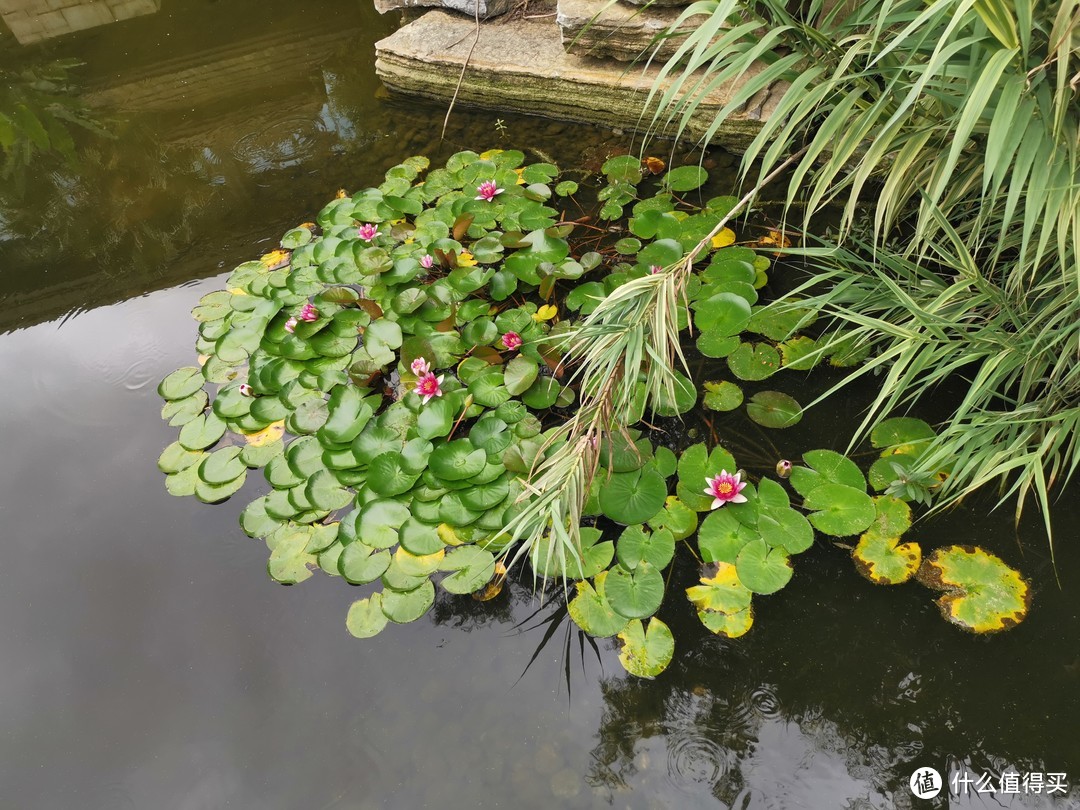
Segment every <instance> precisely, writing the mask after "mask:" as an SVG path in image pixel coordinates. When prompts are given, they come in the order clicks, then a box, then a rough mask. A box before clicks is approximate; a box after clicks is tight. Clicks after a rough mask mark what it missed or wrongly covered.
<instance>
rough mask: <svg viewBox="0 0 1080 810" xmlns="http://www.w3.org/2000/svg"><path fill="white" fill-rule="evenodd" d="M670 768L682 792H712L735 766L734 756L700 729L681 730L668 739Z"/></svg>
mask: <svg viewBox="0 0 1080 810" xmlns="http://www.w3.org/2000/svg"><path fill="white" fill-rule="evenodd" d="M667 760H668V761H667V769H668V776H669V778H670V779H671V781H672V783H673V784H675V785H676V786H677V787H679V788H682V789H691V790H697V789H700V788H705V789H706V790H707V791H708V792H710V793H712V792H713V790H714V789H715V788H716V786H717V784H718V783H719V782H721V781H723V780H724V779H725V777H726V776H727V773H728V771H729V770H730V768H731V767H732V765H733V764H734V755H733V754H732V752H731V751H729V750H728V749H726V748H724V747H723V746H722V745H720V744H719V743H717V742H716V741H714V740H711V739H709V738H708V737H706V736H704V735H703V734H702V732H701V731H700V730H698V729H680V730H677V731H673V732H671V733H670V734H668V736H667Z"/></svg>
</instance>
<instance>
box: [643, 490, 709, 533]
mask: <svg viewBox="0 0 1080 810" xmlns="http://www.w3.org/2000/svg"><path fill="white" fill-rule="evenodd" d="M648 522H649V528H651V529H652V530H653V531H660V530H661V529H665V530H667V531H669V532H671V535H672V536H673V537H674V538H675V539H676V540H683V539H685V538H687V537H689V536H690V535H692V534H693V533H694V532H695V531H696V530H697V526H698V519H697V512H695V511H694V510H693V509H691V508H690V507H689V506H687V505H686V504H685V503H683V502H682V501H680V500H679V498H678V496H676V495H668V497H667V499H666V500H665V501H664V508H663V509H662V510H661V511H659V512H657V513H656V514H655V515H653V516H652V517H651V518H649V521H648Z"/></svg>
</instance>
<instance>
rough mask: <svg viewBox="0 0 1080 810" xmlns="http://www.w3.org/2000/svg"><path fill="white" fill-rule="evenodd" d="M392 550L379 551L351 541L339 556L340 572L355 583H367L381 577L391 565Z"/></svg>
mask: <svg viewBox="0 0 1080 810" xmlns="http://www.w3.org/2000/svg"><path fill="white" fill-rule="evenodd" d="M390 559H391V558H390V552H389V551H387V550H386V549H379V550H378V551H376V550H374V549H372V548H371V547H370V546H368V545H365V544H364V543H360V542H353V543H349V545H347V546H345V548H344V549H343V550H342V551H341V554H340V555H339V556H338V561H337V567H338V573H340V574H341V576H342V577H344V578H345V581H346V582H349V583H351V584H353V585H366V584H367V583H369V582H374V581H375V580H377V579H378V578H379V577H381V576H382V575H383V574H384V573H385V572H386V569H387V568H389V567H390Z"/></svg>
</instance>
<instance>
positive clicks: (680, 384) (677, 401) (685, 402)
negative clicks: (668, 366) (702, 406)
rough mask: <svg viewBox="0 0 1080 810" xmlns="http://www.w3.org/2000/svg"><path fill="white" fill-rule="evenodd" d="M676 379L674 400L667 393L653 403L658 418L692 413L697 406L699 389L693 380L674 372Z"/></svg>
mask: <svg viewBox="0 0 1080 810" xmlns="http://www.w3.org/2000/svg"><path fill="white" fill-rule="evenodd" d="M672 374H673V375H674V377H675V383H674V393H675V397H674V399H672V398H671V397H669V396H668V395H667V393H666V392H665V393H664V394H662V395H661V396H660V398H659V399H658V400H657V401H656V402H653V403H652V407H653V410H654V411H655V412H656V414H657V415H658V416H680V415H681V414H684V413H687V412H688V411H690V410H691V409H692V408H693V407H694V405H696V404H697V394H698V392H697V388H696V387H695V386H694V383H693V380H691V379H690V378H689V377H687V376H686V375H685V374H683V373H682V372H679V371H673V372H672Z"/></svg>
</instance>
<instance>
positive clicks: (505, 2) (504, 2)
mask: <svg viewBox="0 0 1080 810" xmlns="http://www.w3.org/2000/svg"><path fill="white" fill-rule="evenodd" d="M518 2H519V0H375V10H376V11H378V12H379V13H380V14H385V13H386V12H388V11H397V10H398V9H403V8H405V9H408V8H444V9H449V10H450V11H458V12H461V13H462V14H467V15H468V16H470V17H472V18H473V19H474V20H475V19H476V13H477V12H476V4H477V3H479V4H480V19H482V20H485V19H488V18H490V17H498V16H501V15H503V14H505V13H506V12H508V11H510V9H512V8H513V7H514V6H515V5H517V4H518Z"/></svg>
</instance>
